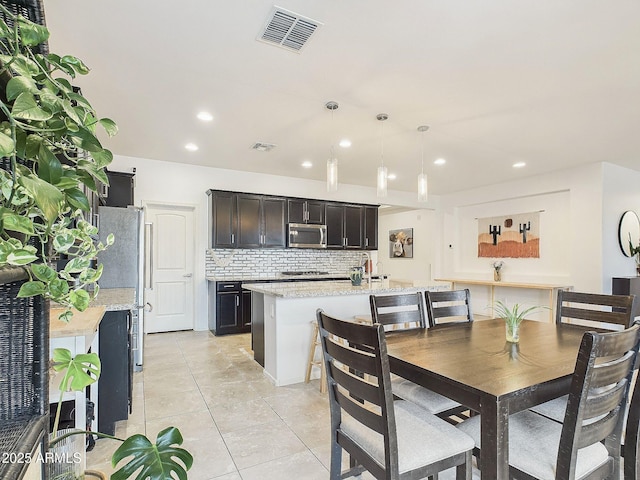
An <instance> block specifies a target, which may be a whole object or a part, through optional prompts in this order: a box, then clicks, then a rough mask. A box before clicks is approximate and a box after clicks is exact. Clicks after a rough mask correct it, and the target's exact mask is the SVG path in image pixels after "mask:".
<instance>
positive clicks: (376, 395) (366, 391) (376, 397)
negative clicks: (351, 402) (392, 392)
mask: <svg viewBox="0 0 640 480" xmlns="http://www.w3.org/2000/svg"><path fill="white" fill-rule="evenodd" d="M331 375H333V377H334V378H335V379H336V383H338V384H339V385H344V386H345V389H346V390H348V391H349V393H350V394H351V395H352V396H353V397H355V398H359V399H361V400H366V401H367V402H369V403H372V404H374V405H379V404H380V392H379V391H378V387H377V385H373V384H371V383H368V382H363V381H362V378H360V377H361V376H360V375H358V374H357V373H356V372H355V371H352V372H349V371H346V370H345V369H344V368H342V367H340V366H338V365H334V364H332V365H331Z"/></svg>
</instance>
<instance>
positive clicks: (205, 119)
mask: <svg viewBox="0 0 640 480" xmlns="http://www.w3.org/2000/svg"><path fill="white" fill-rule="evenodd" d="M196 116H197V117H198V120H202V121H203V122H210V121H212V120H213V115H211V114H210V113H209V112H199V113H198V115H196Z"/></svg>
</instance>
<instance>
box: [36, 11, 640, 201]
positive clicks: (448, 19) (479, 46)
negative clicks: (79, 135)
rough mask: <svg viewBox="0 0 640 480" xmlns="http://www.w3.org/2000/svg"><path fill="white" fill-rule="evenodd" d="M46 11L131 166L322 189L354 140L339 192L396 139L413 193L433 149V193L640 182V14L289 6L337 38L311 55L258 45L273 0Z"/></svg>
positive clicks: (60, 49)
mask: <svg viewBox="0 0 640 480" xmlns="http://www.w3.org/2000/svg"><path fill="white" fill-rule="evenodd" d="M44 3H45V13H46V20H47V24H48V26H49V28H50V30H51V39H50V47H51V50H52V51H53V52H56V53H59V54H73V55H76V56H78V57H80V58H81V59H83V60H84V61H85V62H86V63H87V64H88V65H89V67H90V68H91V69H92V72H91V74H90V75H89V76H88V77H86V78H81V79H79V80H78V81H77V84H79V85H80V86H81V87H82V89H83V93H84V94H85V95H86V96H87V97H88V98H89V100H90V101H91V102H92V103H93V104H94V106H95V107H96V108H97V109H98V112H99V114H100V115H101V116H107V117H110V118H113V119H114V120H115V121H116V122H117V123H118V125H119V127H120V132H119V134H118V135H117V136H116V137H115V138H113V139H111V140H108V141H105V144H106V146H107V147H109V148H111V149H112V151H113V152H114V153H116V154H120V155H128V156H135V157H144V158H151V159H159V160H167V161H172V162H183V163H191V164H198V165H210V166H214V167H221V168H230V169H236V170H247V171H254V172H268V173H274V174H280V175H287V176H293V177H301V178H312V179H318V180H323V179H324V178H325V172H326V169H325V161H326V159H327V157H328V155H329V149H330V145H331V143H332V142H333V143H336V141H337V140H338V139H339V138H345V137H346V138H349V139H350V140H351V141H352V142H353V146H352V147H351V148H349V149H342V148H338V149H337V153H338V158H339V162H340V182H341V183H350V184H359V185H370V186H374V185H375V178H376V177H375V170H376V167H377V166H378V164H379V163H380V157H381V140H382V138H384V162H385V164H386V165H387V166H388V167H389V171H390V172H393V173H396V174H397V177H398V178H397V179H396V180H394V181H390V183H389V188H392V189H396V190H405V191H414V190H415V189H416V177H417V174H418V173H419V170H420V151H421V140H422V139H424V158H425V170H426V171H427V173H428V174H429V178H430V180H429V181H430V192H431V193H433V194H444V193H448V192H454V191H458V190H464V189H467V188H470V187H474V186H480V185H487V184H492V183H496V182H500V181H507V180H509V179H514V178H519V177H523V176H529V175H534V174H539V173H542V172H548V171H554V170H558V169H561V168H564V167H569V166H575V165H578V164H583V163H592V162H601V161H607V162H612V163H617V164H619V165H623V166H626V167H629V168H633V169H637V170H640V135H639V134H638V131H637V130H638V127H640V2H638V1H637V0H614V1H611V2H606V1H602V0H538V1H534V0H529V1H523V0H485V1H474V0H404V1H395V2H394V1H389V0H322V1H320V0H314V1H309V0H306V1H302V0H278V3H277V5H278V6H280V7H283V8H285V9H288V10H291V11H293V12H296V13H299V14H301V15H304V16H306V17H310V18H312V19H314V20H317V21H319V22H321V23H322V24H323V26H322V27H321V28H320V29H319V30H318V31H317V32H316V33H315V34H314V35H313V36H312V38H311V40H310V41H309V43H308V44H307V45H306V47H305V48H304V49H303V50H302V52H301V53H293V52H291V51H288V50H285V49H282V48H279V47H275V46H271V45H268V44H265V43H262V42H259V41H257V40H256V37H257V35H258V33H259V31H260V30H261V28H262V27H264V25H265V22H266V20H267V16H268V14H269V12H270V11H271V9H272V7H273V5H274V3H272V1H267V0H230V1H226V2H222V1H219V0H181V1H172V2H168V1H163V0H154V1H151V0H133V1H132V0H126V1H125V0H111V1H104V0H102V1H99V0H93V1H87V0H44ZM329 100H335V101H337V102H338V103H339V104H340V108H339V109H338V110H337V111H336V112H335V114H334V117H333V121H332V119H331V113H330V112H329V111H327V110H326V109H325V107H324V105H325V103H326V102H327V101H329ZM200 110H208V111H210V112H211V113H212V114H213V115H214V116H215V119H214V121H213V122H211V123H209V124H203V123H202V122H200V121H199V120H197V119H196V117H195V115H196V113H197V112H198V111H200ZM381 112H384V113H387V114H388V115H389V120H387V121H386V122H385V124H384V137H383V136H382V131H381V125H380V122H378V121H377V120H376V118H375V117H376V114H378V113H381ZM424 124H426V125H429V126H430V129H429V131H428V132H427V133H426V134H425V135H424V137H423V138H422V137H421V134H420V133H418V132H417V130H416V127H417V126H418V125H424ZM187 142H194V143H196V144H198V145H199V147H200V149H199V151H197V152H195V153H190V152H187V151H186V150H185V149H184V144H185V143H187ZM255 142H268V143H274V144H276V145H277V148H276V149H275V150H273V151H271V152H268V153H265V152H257V151H252V150H251V149H250V147H251V145H252V144H254V143H255ZM439 157H443V158H445V159H446V160H447V164H446V165H445V166H443V167H436V166H434V165H433V163H432V162H433V160H435V159H436V158H439ZM303 160H310V161H312V162H313V164H314V165H313V168H311V169H309V170H305V169H303V168H302V167H301V166H300V164H301V162H302V161H303ZM517 161H525V162H526V163H527V165H526V167H525V168H522V169H513V168H512V167H511V165H512V164H513V163H515V162H517Z"/></svg>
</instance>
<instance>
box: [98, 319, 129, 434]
mask: <svg viewBox="0 0 640 480" xmlns="http://www.w3.org/2000/svg"><path fill="white" fill-rule="evenodd" d="M98 332H99V333H98V339H99V347H98V349H99V350H98V351H99V355H100V363H101V365H102V369H101V372H100V378H99V380H98V405H99V407H98V431H100V432H102V433H106V434H108V435H114V433H115V423H116V422H117V421H118V420H126V419H127V418H129V412H130V411H131V407H132V405H131V398H132V397H131V392H132V381H133V358H132V351H131V312H130V311H129V310H121V311H111V312H105V314H104V317H102V321H101V322H100V327H99V330H98Z"/></svg>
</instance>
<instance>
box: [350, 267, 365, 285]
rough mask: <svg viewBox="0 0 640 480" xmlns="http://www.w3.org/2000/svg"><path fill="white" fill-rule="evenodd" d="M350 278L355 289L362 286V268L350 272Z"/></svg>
mask: <svg viewBox="0 0 640 480" xmlns="http://www.w3.org/2000/svg"><path fill="white" fill-rule="evenodd" d="M349 278H350V279H351V285H353V286H354V287H358V286H360V284H361V283H362V268H361V267H355V268H352V269H351V270H350V271H349Z"/></svg>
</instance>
